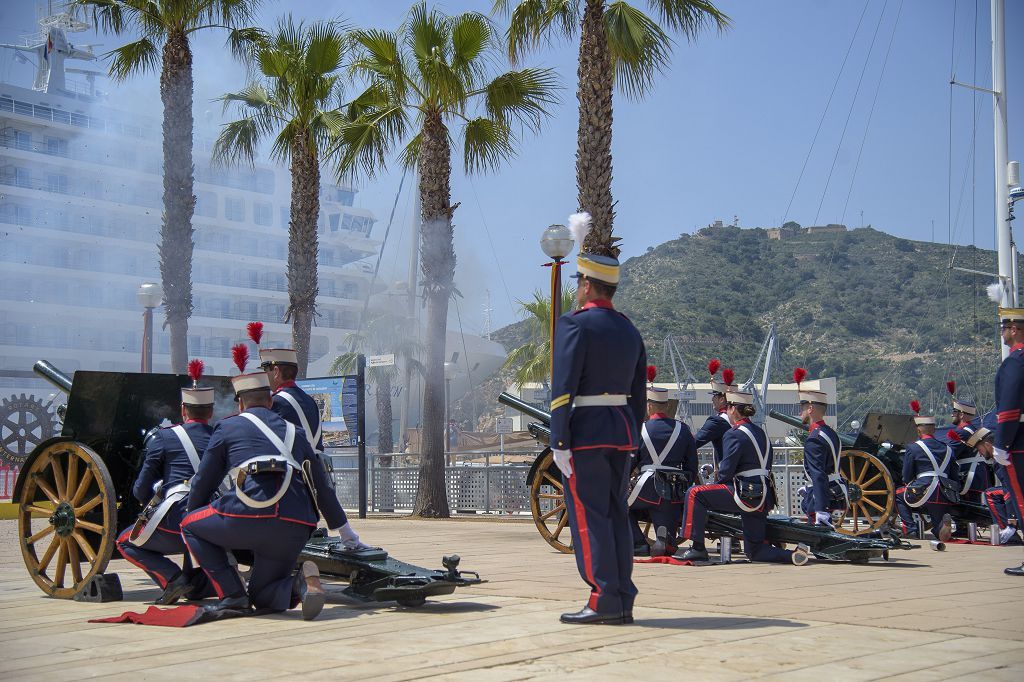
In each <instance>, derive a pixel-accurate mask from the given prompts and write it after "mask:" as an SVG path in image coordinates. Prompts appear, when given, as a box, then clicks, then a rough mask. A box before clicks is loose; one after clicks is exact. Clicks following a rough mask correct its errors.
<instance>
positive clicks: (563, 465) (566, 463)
mask: <svg viewBox="0 0 1024 682" xmlns="http://www.w3.org/2000/svg"><path fill="white" fill-rule="evenodd" d="M551 454H552V455H553V456H554V458H555V466H557V467H558V470H559V471H561V472H562V475H563V476H565V477H566V478H569V477H570V476H572V450H552V451H551Z"/></svg>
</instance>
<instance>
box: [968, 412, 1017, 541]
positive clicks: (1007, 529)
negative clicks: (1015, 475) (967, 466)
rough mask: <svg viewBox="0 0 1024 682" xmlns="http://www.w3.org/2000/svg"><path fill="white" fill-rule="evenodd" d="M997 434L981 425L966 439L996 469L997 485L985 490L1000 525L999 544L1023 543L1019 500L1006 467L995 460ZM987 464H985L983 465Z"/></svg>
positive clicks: (993, 513)
mask: <svg viewBox="0 0 1024 682" xmlns="http://www.w3.org/2000/svg"><path fill="white" fill-rule="evenodd" d="M994 438H995V434H994V433H993V432H992V431H991V430H989V429H988V428H986V427H984V426H979V427H978V428H977V429H976V430H975V431H974V433H972V434H971V435H970V437H969V438H968V439H967V441H966V445H967V447H969V448H973V451H974V452H976V453H977V454H978V456H980V457H981V458H982V459H983V460H985V461H991V462H992V464H993V468H994V469H995V479H996V483H997V485H995V486H992V487H991V488H988V489H987V490H985V503H986V504H987V505H988V509H989V512H991V513H992V522H993V523H995V524H996V525H997V526H998V527H999V544H1001V545H1006V544H1016V545H1019V544H1021V538H1020V535H1019V534H1018V533H1019V530H1020V529H1019V528H1018V524H1019V523H1020V520H1019V519H1020V510H1019V509H1017V501H1016V500H1015V499H1014V498H1013V491H1012V490H1011V488H1010V486H1011V485H1012V484H1011V483H1010V479H1009V474H1008V472H1007V470H1006V467H1005V466H1003V465H1002V464H1000V463H999V462H995V461H993V457H992V456H993V454H994V449H993V447H992V442H993V440H994ZM982 466H985V465H982Z"/></svg>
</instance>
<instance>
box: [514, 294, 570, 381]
mask: <svg viewBox="0 0 1024 682" xmlns="http://www.w3.org/2000/svg"><path fill="white" fill-rule="evenodd" d="M575 305H576V288H575V287H573V286H571V285H568V284H567V285H565V286H564V287H562V308H561V309H562V310H563V311H565V312H569V311H570V310H572V309H573V307H574V306H575ZM519 308H520V311H521V312H522V313H523V314H524V315H523V316H524V318H525V319H526V322H527V325H526V328H527V332H528V333H529V340H528V341H527V342H526V343H524V344H523V345H521V346H519V347H518V348H514V349H512V352H510V353H509V354H508V357H507V358H505V363H504V364H503V365H502V366H501V369H502V370H503V371H504V370H512V372H513V375H512V376H513V381H515V384H516V386H517V387H518V388H522V387H523V386H524V385H526V384H531V383H542V384H544V385H545V386H547V385H548V381H549V380H550V378H551V298H550V297H549V296H546V295H545V294H543V293H542V292H541V291H540V290H537V291H535V292H533V300H532V301H519Z"/></svg>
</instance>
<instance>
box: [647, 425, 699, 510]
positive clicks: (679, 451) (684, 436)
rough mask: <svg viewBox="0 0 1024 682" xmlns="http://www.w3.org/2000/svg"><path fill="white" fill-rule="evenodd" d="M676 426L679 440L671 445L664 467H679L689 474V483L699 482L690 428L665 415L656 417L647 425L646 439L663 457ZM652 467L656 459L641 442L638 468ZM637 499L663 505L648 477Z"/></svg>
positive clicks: (666, 454) (663, 462) (695, 450)
mask: <svg viewBox="0 0 1024 682" xmlns="http://www.w3.org/2000/svg"><path fill="white" fill-rule="evenodd" d="M676 424H679V436H677V437H676V442H675V443H673V444H672V448H671V449H670V450H669V451H668V452H667V453H665V456H664V457H663V458H662V459H661V465H662V466H666V467H676V468H678V469H682V470H684V471H686V472H687V473H688V474H689V475H690V483H691V484H692V483H694V482H696V481H697V480H698V479H697V447H696V445H694V442H693V434H692V433H690V427H689V426H687V425H686V424H684V423H683V422H681V421H678V420H676V419H672V418H671V417H669V416H668V415H666V414H654V415H651V418H650V419H648V420H647V422H646V427H647V435H648V436H649V437H650V439H651V445H653V446H654V449H655V450H657V454H659V455H660V454H661V452H662V451H663V450H664V449H665V446H666V445H668V442H669V440H671V438H672V432H673V430H674V429H675V427H676ZM653 463H654V458H653V457H652V456H651V451H650V450H649V449H648V448H647V443H646V442H645V441H644V440H643V439H642V438H641V439H640V452H639V456H638V457H637V466H638V467H639V468H641V469H643V467H645V466H649V465H651V464H653ZM637 497H639V498H642V499H644V500H646V501H648V502H652V503H654V504H658V503H660V502H661V496H660V495H658V493H657V492H656V491H655V486H654V479H653V478H652V477H650V476H648V477H647V478H646V479H644V481H643V487H642V488H641V489H640V491H639V492H638V493H637Z"/></svg>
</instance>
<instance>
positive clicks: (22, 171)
mask: <svg viewBox="0 0 1024 682" xmlns="http://www.w3.org/2000/svg"><path fill="white" fill-rule="evenodd" d="M14 184H16V185H17V186H18V187H29V186H30V185H31V184H32V173H31V172H30V171H29V169H28V168H22V167H21V166H15V168H14Z"/></svg>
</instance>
